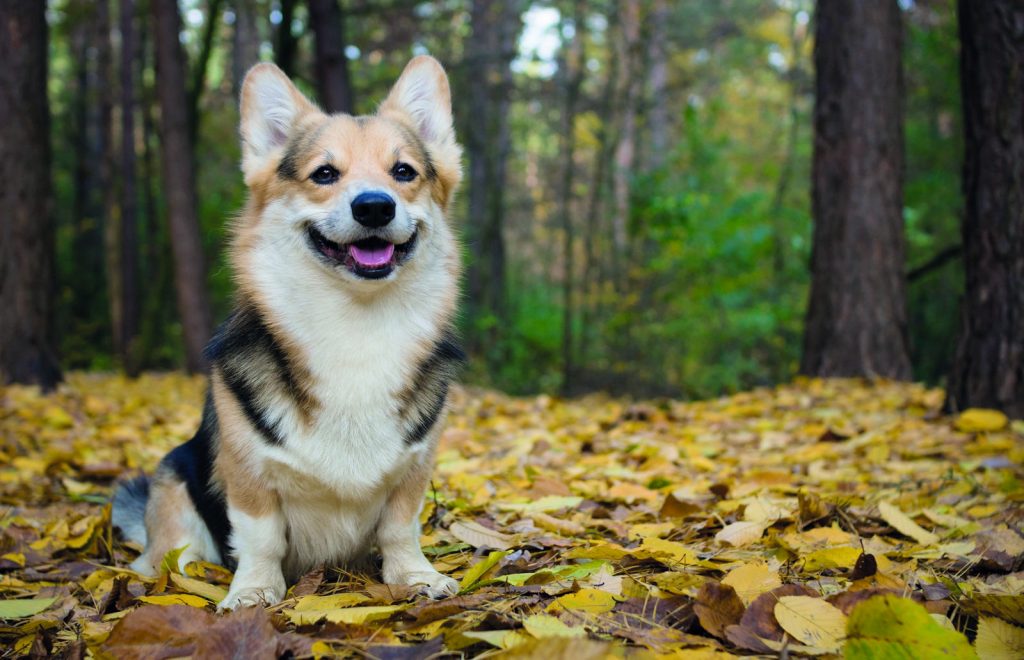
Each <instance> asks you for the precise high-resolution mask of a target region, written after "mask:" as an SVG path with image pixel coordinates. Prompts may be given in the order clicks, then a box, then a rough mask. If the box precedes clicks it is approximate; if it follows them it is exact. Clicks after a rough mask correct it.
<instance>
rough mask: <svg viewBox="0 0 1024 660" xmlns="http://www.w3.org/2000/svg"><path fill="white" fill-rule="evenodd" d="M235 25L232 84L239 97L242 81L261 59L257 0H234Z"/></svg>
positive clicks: (232, 45) (232, 52)
mask: <svg viewBox="0 0 1024 660" xmlns="http://www.w3.org/2000/svg"><path fill="white" fill-rule="evenodd" d="M234 9H235V26H234V30H233V31H232V35H231V39H232V44H231V85H232V89H233V90H234V93H235V98H236V99H237V98H238V95H239V93H240V92H241V91H242V81H243V80H244V79H245V74H246V73H247V72H248V71H249V68H250V67H252V65H254V64H256V63H257V62H259V61H260V31H259V26H258V24H257V23H256V0H234Z"/></svg>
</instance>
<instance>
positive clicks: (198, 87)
mask: <svg viewBox="0 0 1024 660" xmlns="http://www.w3.org/2000/svg"><path fill="white" fill-rule="evenodd" d="M221 4H222V0H209V3H208V4H207V7H206V8H207V10H208V11H207V16H206V23H205V25H204V26H203V38H202V41H200V42H199V57H197V58H196V64H195V67H193V69H192V83H191V85H190V86H189V88H188V127H189V137H190V138H191V140H192V144H193V145H195V143H196V139H197V138H198V137H199V122H200V112H199V104H200V102H201V101H202V100H203V91H204V90H205V89H206V73H207V69H208V68H209V64H210V55H211V54H212V53H213V38H214V36H215V35H216V33H217V26H218V25H220V7H221Z"/></svg>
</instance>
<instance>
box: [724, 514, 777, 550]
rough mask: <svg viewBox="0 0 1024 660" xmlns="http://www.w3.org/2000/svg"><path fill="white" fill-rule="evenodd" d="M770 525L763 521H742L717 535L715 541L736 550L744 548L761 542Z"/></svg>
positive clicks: (725, 528)
mask: <svg viewBox="0 0 1024 660" xmlns="http://www.w3.org/2000/svg"><path fill="white" fill-rule="evenodd" d="M769 524H770V523H767V522H765V521H763V520H755V521H751V520H741V521H739V522H734V523H730V524H728V525H726V526H725V527H723V528H722V529H721V530H720V531H719V532H718V533H717V534H715V539H717V540H718V541H721V542H722V543H726V544H728V545H731V546H733V547H734V548H742V547H744V546H748V545H750V544H751V543H753V542H754V541H757V540H759V539H760V538H761V536H763V535H764V530H766V529H768V526H769Z"/></svg>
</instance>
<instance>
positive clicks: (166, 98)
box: [152, 0, 212, 371]
mask: <svg viewBox="0 0 1024 660" xmlns="http://www.w3.org/2000/svg"><path fill="white" fill-rule="evenodd" d="M152 7H153V12H154V13H153V19H154V25H155V33H156V64H157V80H158V83H157V97H158V99H159V103H160V125H159V132H160V143H161V150H160V157H161V164H162V166H163V178H164V194H165V197H166V200H167V223H168V226H169V227H170V233H171V249H172V252H173V253H174V280H175V288H176V293H177V297H178V313H179V315H180V317H181V324H182V331H183V334H184V338H185V365H186V367H187V368H188V369H189V371H199V370H202V369H204V368H205V366H206V363H205V359H204V358H203V346H204V345H205V344H206V341H207V340H208V339H209V337H210V330H211V326H212V323H211V320H210V306H209V302H208V300H207V293H206V260H205V257H204V256H203V248H202V243H201V241H200V239H199V220H198V218H197V216H196V185H195V171H194V164H193V151H192V143H191V140H190V139H189V125H188V99H187V95H186V92H185V62H184V55H183V53H182V50H181V44H180V43H179V41H178V33H179V31H180V21H181V18H180V16H179V15H178V3H177V0H153V4H152Z"/></svg>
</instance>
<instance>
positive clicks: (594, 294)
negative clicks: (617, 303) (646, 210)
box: [577, 5, 619, 362]
mask: <svg viewBox="0 0 1024 660" xmlns="http://www.w3.org/2000/svg"><path fill="white" fill-rule="evenodd" d="M615 16H616V14H615V6H614V5H612V6H611V8H610V11H609V14H608V25H609V28H608V29H609V30H612V29H614V28H613V26H614V25H615V24H616V20H615ZM606 34H607V35H608V36H607V37H606V38H607V39H609V40H611V39H612V36H611V33H610V32H608V33H606ZM618 66H619V59H618V58H617V57H614V56H612V57H609V58H608V64H607V69H608V71H607V74H606V75H607V78H606V80H605V86H604V90H603V94H602V95H601V97H600V101H599V103H598V110H597V115H598V120H599V124H598V132H597V150H596V151H597V153H596V157H595V158H594V170H593V172H594V173H593V177H592V178H591V183H590V196H589V199H588V201H587V210H586V212H585V213H584V216H583V221H584V223H585V226H584V229H583V283H582V286H581V287H580V289H581V295H582V296H583V300H582V302H581V304H580V336H579V341H578V342H577V356H578V357H577V360H578V361H579V362H583V361H586V360H587V359H588V357H589V351H590V339H591V337H593V336H594V335H595V334H596V332H595V330H596V326H597V324H595V323H592V319H593V318H594V316H595V313H596V311H597V308H598V303H599V300H598V299H599V297H600V292H601V283H600V281H599V277H598V276H599V268H598V266H599V264H598V246H597V241H598V235H599V233H600V232H601V230H602V227H603V225H602V222H601V219H602V218H603V217H604V216H605V214H604V213H603V212H602V210H603V209H604V207H605V206H606V204H605V186H606V184H607V178H608V167H607V165H608V161H609V160H610V159H611V156H612V148H613V147H614V145H613V141H612V139H611V123H612V114H613V112H612V101H613V99H614V98H615V89H616V86H617V85H618Z"/></svg>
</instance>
